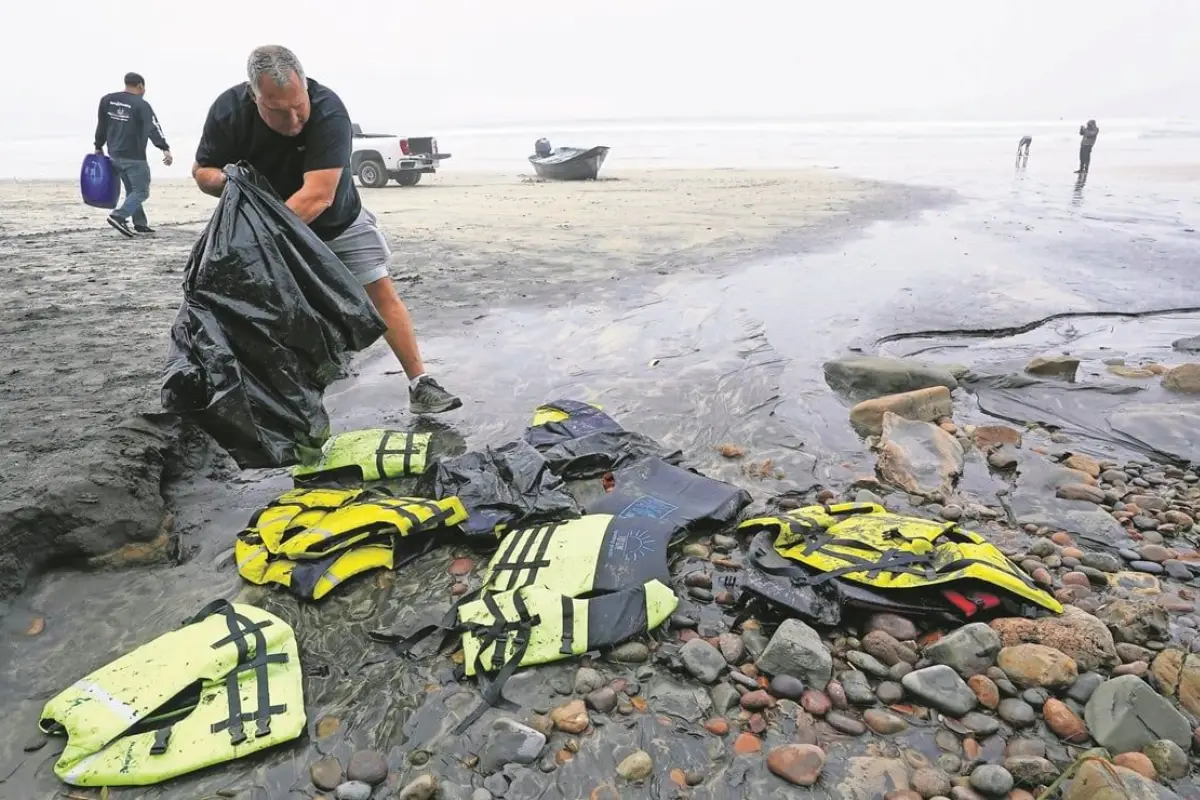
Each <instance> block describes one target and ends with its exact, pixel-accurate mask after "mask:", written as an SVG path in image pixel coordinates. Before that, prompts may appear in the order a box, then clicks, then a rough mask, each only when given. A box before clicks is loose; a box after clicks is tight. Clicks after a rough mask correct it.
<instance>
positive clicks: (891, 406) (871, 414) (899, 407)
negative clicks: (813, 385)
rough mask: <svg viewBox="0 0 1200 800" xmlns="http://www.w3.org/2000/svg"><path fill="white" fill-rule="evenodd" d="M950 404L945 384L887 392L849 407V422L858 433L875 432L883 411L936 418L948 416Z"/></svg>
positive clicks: (925, 418)
mask: <svg viewBox="0 0 1200 800" xmlns="http://www.w3.org/2000/svg"><path fill="white" fill-rule="evenodd" d="M953 410H954V408H953V406H952V405H951V402H950V390H949V389H947V388H946V387H945V386H931V387H929V388H928V389H917V390H916V391H915V392H901V393H900V394H887V395H884V396H883V397H873V398H871V399H870V400H863V401H862V402H861V403H859V404H858V405H856V406H855V407H854V408H852V409H850V424H851V425H853V426H854V429H855V430H856V431H858V432H859V433H860V434H862V435H864V436H866V435H870V434H875V435H878V434H879V433H881V432H882V431H883V415H884V414H885V413H888V412H890V413H892V414H895V415H896V416H899V417H904V418H905V419H915V420H920V421H922V422H937V421H938V420H939V419H941V418H942V417H948V416H950V414H951V413H952V412H953Z"/></svg>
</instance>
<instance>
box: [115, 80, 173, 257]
mask: <svg viewBox="0 0 1200 800" xmlns="http://www.w3.org/2000/svg"><path fill="white" fill-rule="evenodd" d="M145 94H146V81H145V80H144V79H143V78H142V76H141V75H139V74H137V73H136V72H127V73H126V74H125V89H124V90H122V91H120V92H112V93H110V94H106V95H104V97H101V98H100V107H99V109H98V110H97V112H96V116H97V119H96V154H97V155H103V154H104V145H105V144H107V145H108V157H109V159H110V160H111V161H112V164H113V169H114V170H115V171H116V173H117V176H118V177H119V178H120V179H121V185H122V186H124V187H125V202H124V203H122V204H121V206H120V207H119V208H117V209H116V210H115V211H113V212H112V213H111V214H109V215H108V224H109V225H112V226H113V227H114V228H116V229H117V230H118V231H120V232H121V233H123V234H124V235H126V236H130V237H132V236H134V235H135V231H136V232H137V233H154V229H153V228H151V227H150V223H149V222H148V221H147V220H146V212H145V210H144V209H143V208H142V205H143V204H144V203H145V202H146V199H147V198H149V197H150V165H149V164H148V163H147V162H146V140H147V139H149V140H150V141H152V142H154V146H155V147H157V148H158V149H159V150H162V152H163V163H164V164H166V165H167V166H168V167H169V166H171V160H172V159H171V148H170V147H169V146H168V145H167V140H166V137H164V136H163V132H162V126H161V125H159V124H158V117H156V116H155V115H154V109H153V108H151V107H150V104H149V103H147V102H146V100H145V97H144V95H145ZM131 217H132V218H133V228H132V229H130V227H129V219H130V218H131Z"/></svg>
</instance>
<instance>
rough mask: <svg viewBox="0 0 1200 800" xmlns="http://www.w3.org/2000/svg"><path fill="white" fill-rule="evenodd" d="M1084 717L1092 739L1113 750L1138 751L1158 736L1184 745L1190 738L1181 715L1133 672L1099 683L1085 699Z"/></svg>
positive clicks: (1187, 743) (1120, 751) (1185, 721)
mask: <svg viewBox="0 0 1200 800" xmlns="http://www.w3.org/2000/svg"><path fill="white" fill-rule="evenodd" d="M1084 718H1085V719H1086V720H1087V725H1088V729H1089V730H1090V731H1091V733H1092V738H1094V739H1095V740H1096V741H1097V742H1098V743H1099V744H1100V746H1101V747H1105V748H1108V749H1109V750H1110V751H1111V752H1114V753H1125V752H1129V751H1132V750H1141V749H1142V748H1143V747H1144V746H1146V745H1148V744H1150V743H1151V742H1154V741H1157V740H1158V739H1170V740H1171V741H1173V742H1175V743H1176V744H1178V745H1179V746H1180V747H1187V746H1190V743H1191V739H1192V730H1191V727H1190V726H1189V725H1188V724H1187V720H1185V719H1184V718H1183V715H1182V714H1180V713H1179V712H1178V711H1176V710H1175V708H1174V707H1173V706H1172V705H1171V704H1170V702H1168V701H1167V700H1165V699H1163V697H1162V696H1161V695H1159V694H1158V693H1156V692H1155V691H1154V690H1153V689H1151V688H1150V686H1149V685H1147V684H1146V682H1145V681H1143V680H1142V679H1141V678H1138V677H1136V676H1134V675H1124V676H1122V677H1119V678H1113V679H1111V680H1108V681H1105V682H1104V683H1102V684H1100V686H1099V688H1097V689H1096V691H1095V692H1093V693H1092V697H1091V699H1090V700H1088V703H1087V706H1086V707H1085V709H1084Z"/></svg>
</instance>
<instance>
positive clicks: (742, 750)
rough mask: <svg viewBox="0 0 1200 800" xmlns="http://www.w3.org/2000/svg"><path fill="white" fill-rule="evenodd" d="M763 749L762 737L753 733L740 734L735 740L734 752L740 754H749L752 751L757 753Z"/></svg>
mask: <svg viewBox="0 0 1200 800" xmlns="http://www.w3.org/2000/svg"><path fill="white" fill-rule="evenodd" d="M760 750H762V739H759V738H758V737H757V736H755V735H754V734H753V733H742V734H739V735H738V737H737V738H736V739H734V740H733V752H735V753H737V754H738V755H739V756H748V755H750V754H751V753H757V752H759V751H760Z"/></svg>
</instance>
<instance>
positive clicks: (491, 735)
mask: <svg viewBox="0 0 1200 800" xmlns="http://www.w3.org/2000/svg"><path fill="white" fill-rule="evenodd" d="M576 702H577V703H578V704H579V706H580V709H581V710H582V713H583V718H584V723H585V724H584V728H586V727H587V725H586V721H587V711H586V710H585V709H583V708H582V707H583V702H582V701H576ZM545 746H546V737H545V736H544V735H543V734H541V733H539V732H537V731H535V730H534V729H533V728H530V727H528V726H526V725H522V724H521V723H519V722H517V721H516V720H511V719H506V718H501V719H498V720H496V721H495V722H493V723H492V727H491V728H490V729H489V730H488V741H487V744H486V745H485V746H484V748H483V753H482V754H481V755H480V757H479V769H480V770H481V771H482V772H484V773H489V772H496V771H497V770H500V769H503V768H504V766H505V765H507V764H532V763H534V762H535V761H537V759H538V756H539V755H541V753H542V748H543V747H545Z"/></svg>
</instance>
